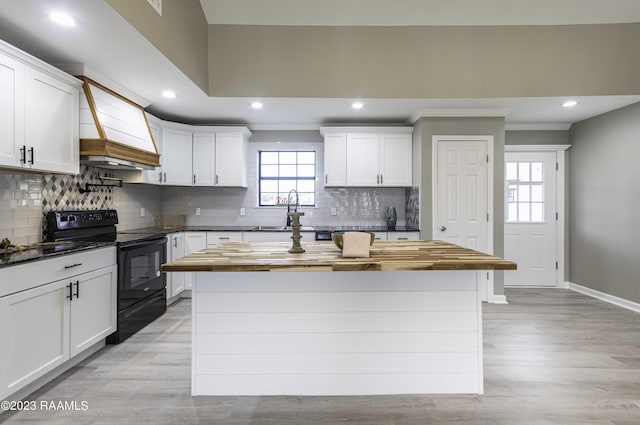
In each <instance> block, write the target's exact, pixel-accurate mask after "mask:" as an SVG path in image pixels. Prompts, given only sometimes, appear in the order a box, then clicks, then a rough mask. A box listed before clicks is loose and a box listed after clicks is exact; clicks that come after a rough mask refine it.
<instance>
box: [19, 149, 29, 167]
mask: <svg viewBox="0 0 640 425" xmlns="http://www.w3.org/2000/svg"><path fill="white" fill-rule="evenodd" d="M20 162H21V163H22V164H26V163H27V147H26V146H24V145H22V147H21V148H20Z"/></svg>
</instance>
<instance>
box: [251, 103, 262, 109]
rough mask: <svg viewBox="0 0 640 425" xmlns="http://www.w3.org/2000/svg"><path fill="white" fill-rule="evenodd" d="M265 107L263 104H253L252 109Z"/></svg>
mask: <svg viewBox="0 0 640 425" xmlns="http://www.w3.org/2000/svg"><path fill="white" fill-rule="evenodd" d="M263 106H264V105H262V102H253V103H251V107H252V108H253V109H262V107H263Z"/></svg>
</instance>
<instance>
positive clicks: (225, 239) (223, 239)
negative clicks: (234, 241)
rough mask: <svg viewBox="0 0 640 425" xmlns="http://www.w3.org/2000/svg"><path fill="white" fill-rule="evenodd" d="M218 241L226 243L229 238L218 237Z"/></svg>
mask: <svg viewBox="0 0 640 425" xmlns="http://www.w3.org/2000/svg"><path fill="white" fill-rule="evenodd" d="M218 239H219V240H221V241H228V240H229V236H219V237H218Z"/></svg>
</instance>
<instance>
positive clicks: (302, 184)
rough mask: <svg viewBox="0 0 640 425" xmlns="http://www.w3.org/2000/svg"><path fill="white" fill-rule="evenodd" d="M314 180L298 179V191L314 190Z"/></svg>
mask: <svg viewBox="0 0 640 425" xmlns="http://www.w3.org/2000/svg"><path fill="white" fill-rule="evenodd" d="M315 190H316V181H315V180H298V192H315Z"/></svg>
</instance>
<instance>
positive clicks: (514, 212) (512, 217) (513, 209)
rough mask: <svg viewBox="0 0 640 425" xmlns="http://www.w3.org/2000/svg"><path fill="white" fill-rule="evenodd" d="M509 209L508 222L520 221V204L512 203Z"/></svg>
mask: <svg viewBox="0 0 640 425" xmlns="http://www.w3.org/2000/svg"><path fill="white" fill-rule="evenodd" d="M508 206H509V207H508V208H507V221H518V204H516V203H515V202H510V203H509V204H508Z"/></svg>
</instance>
